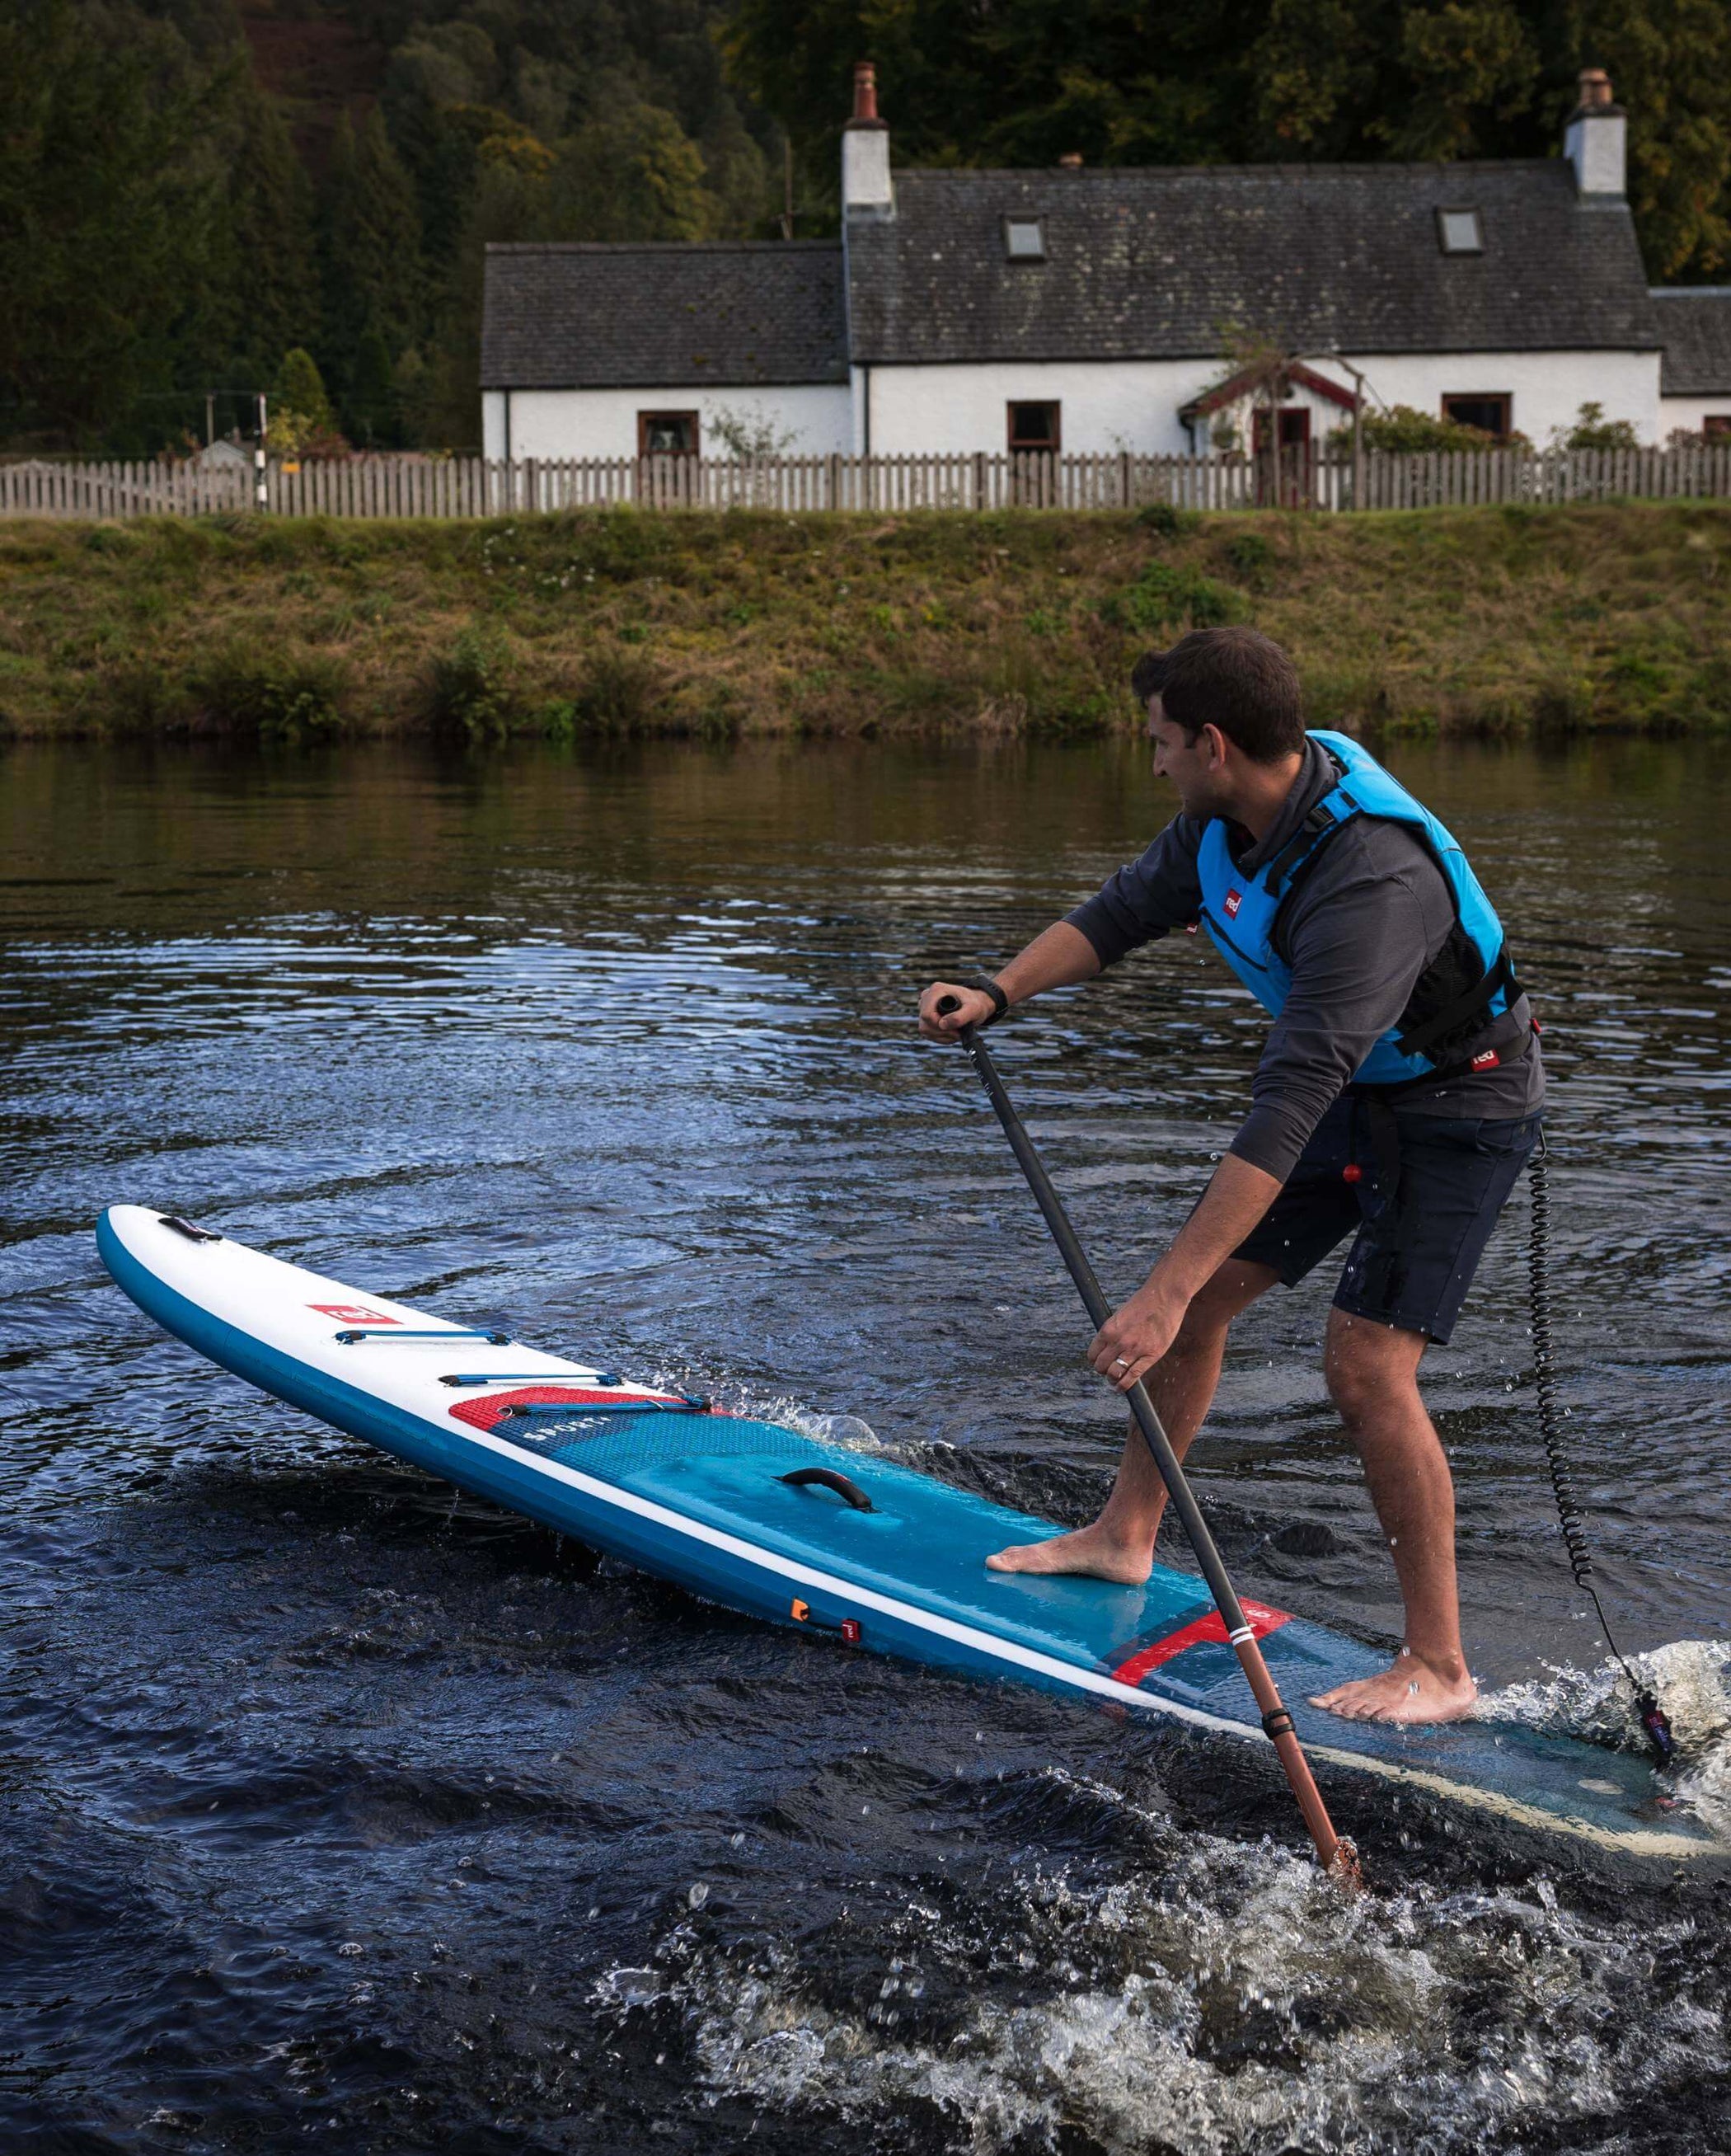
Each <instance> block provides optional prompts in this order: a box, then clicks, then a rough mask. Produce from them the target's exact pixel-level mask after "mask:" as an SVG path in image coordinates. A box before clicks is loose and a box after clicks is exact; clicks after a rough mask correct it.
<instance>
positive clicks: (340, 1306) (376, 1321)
mask: <svg viewBox="0 0 1731 2156" xmlns="http://www.w3.org/2000/svg"><path fill="white" fill-rule="evenodd" d="M307 1308H308V1309H309V1310H316V1311H317V1312H318V1313H319V1315H320V1317H334V1318H335V1320H336V1322H338V1324H339V1325H401V1324H402V1319H401V1318H400V1317H386V1315H385V1313H384V1312H383V1311H382V1310H369V1309H368V1308H367V1307H366V1304H365V1303H364V1302H310V1303H308V1305H307Z"/></svg>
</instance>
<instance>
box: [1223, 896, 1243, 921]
mask: <svg viewBox="0 0 1731 2156" xmlns="http://www.w3.org/2000/svg"><path fill="white" fill-rule="evenodd" d="M1243 903H1244V894H1243V892H1242V891H1228V892H1227V920H1228V921H1236V920H1237V918H1238V908H1239V907H1240V906H1242V905H1243Z"/></svg>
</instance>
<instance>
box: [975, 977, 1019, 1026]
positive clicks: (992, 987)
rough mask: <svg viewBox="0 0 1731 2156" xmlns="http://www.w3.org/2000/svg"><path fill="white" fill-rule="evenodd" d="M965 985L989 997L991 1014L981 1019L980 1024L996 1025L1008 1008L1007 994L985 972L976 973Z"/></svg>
mask: <svg viewBox="0 0 1731 2156" xmlns="http://www.w3.org/2000/svg"><path fill="white" fill-rule="evenodd" d="M967 985H968V987H969V988H978V989H979V991H980V993H981V995H983V996H990V997H991V1017H990V1018H983V1019H981V1021H980V1023H981V1025H982V1026H987V1025H996V1024H997V1022H998V1020H999V1019H1001V1017H1002V1016H1003V1015H1004V1013H1005V1012H1006V1010H1008V1009H1009V1008H1010V998H1008V996H1006V994H1005V993H1004V992H1003V990H1002V989H1001V988H1000V987H999V986H998V984H997V983H996V981H995V980H993V979H992V978H991V976H990V975H989V974H987V973H976V974H975V975H974V976H973V977H972V978H971V979H970V981H969V982H968V983H967Z"/></svg>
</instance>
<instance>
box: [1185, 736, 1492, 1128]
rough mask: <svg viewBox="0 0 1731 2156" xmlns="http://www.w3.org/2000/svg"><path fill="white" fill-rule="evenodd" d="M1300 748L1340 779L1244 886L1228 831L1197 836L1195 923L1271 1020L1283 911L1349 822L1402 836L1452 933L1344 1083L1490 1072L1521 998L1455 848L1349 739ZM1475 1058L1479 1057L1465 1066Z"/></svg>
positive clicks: (1280, 970)
mask: <svg viewBox="0 0 1731 2156" xmlns="http://www.w3.org/2000/svg"><path fill="white" fill-rule="evenodd" d="M1309 738H1310V739H1311V740H1312V741H1314V742H1319V744H1320V745H1321V747H1323V748H1324V750H1325V751H1326V752H1327V753H1328V754H1329V755H1330V756H1331V757H1333V758H1334V762H1336V763H1337V764H1339V766H1341V767H1343V772H1344V776H1343V777H1342V778H1341V780H1340V782H1339V784H1338V785H1336V786H1335V787H1334V788H1333V790H1332V791H1331V792H1329V793H1325V794H1324V796H1323V797H1322V798H1321V799H1320V800H1319V802H1318V803H1317V804H1316V806H1315V807H1314V808H1313V809H1312V810H1311V811H1310V813H1309V814H1308V816H1307V817H1306V818H1305V819H1304V821H1303V824H1301V825H1300V826H1299V828H1298V830H1297V831H1296V832H1295V833H1294V834H1293V837H1292V838H1291V839H1288V842H1287V844H1285V845H1284V846H1283V847H1282V848H1281V849H1280V850H1279V852H1278V854H1276V855H1275V856H1274V857H1273V860H1270V861H1268V863H1267V864H1266V865H1264V866H1263V867H1262V868H1260V869H1258V870H1257V872H1256V874H1255V875H1252V876H1247V875H1245V873H1244V871H1243V870H1242V869H1241V868H1240V867H1239V866H1238V865H1237V863H1236V862H1235V861H1234V860H1233V859H1232V849H1231V847H1230V845H1229V844H1228V843H1227V831H1228V828H1229V827H1228V825H1227V822H1226V820H1225V819H1223V818H1221V817H1218V816H1216V817H1214V818H1212V819H1211V820H1210V822H1209V823H1208V824H1207V826H1206V829H1205V830H1204V831H1203V834H1202V843H1201V850H1200V852H1199V853H1198V855H1197V857H1196V866H1197V870H1198V871H1199V873H1200V875H1201V883H1202V916H1201V917H1202V925H1203V927H1205V928H1206V930H1207V931H1208V933H1209V936H1210V937H1211V939H1212V941H1213V943H1214V946H1215V948H1216V950H1217V951H1218V952H1220V954H1221V957H1223V958H1224V959H1225V960H1226V962H1227V964H1228V965H1229V966H1230V967H1231V968H1232V971H1233V972H1234V973H1236V974H1237V976H1238V978H1239V979H1240V980H1241V981H1242V982H1243V983H1244V985H1245V987H1246V988H1248V989H1249V990H1250V992H1251V993H1252V995H1253V996H1255V997H1256V998H1257V1001H1258V1002H1259V1003H1261V1004H1264V1005H1265V1006H1266V1007H1267V1008H1268V1009H1269V1010H1270V1011H1272V1012H1273V1013H1274V1014H1276V1015H1277V1016H1278V1014H1279V1013H1280V1010H1281V1009H1282V1007H1283V1004H1285V1002H1286V998H1287V995H1288V992H1289V990H1290V989H1291V987H1292V980H1293V975H1292V968H1291V966H1290V965H1289V964H1288V962H1287V961H1286V960H1285V959H1284V958H1283V957H1281V955H1280V953H1279V952H1278V950H1277V949H1276V948H1275V924H1276V921H1277V920H1278V916H1279V915H1280V911H1281V909H1282V907H1283V906H1284V905H1285V903H1286V901H1288V899H1289V898H1290V897H1291V896H1292V895H1293V891H1294V889H1295V888H1296V887H1297V885H1298V884H1299V883H1301V882H1302V881H1303V878H1304V876H1305V875H1306V874H1307V873H1308V870H1309V869H1310V867H1311V866H1312V865H1314V862H1315V860H1316V859H1317V857H1318V855H1319V852H1320V851H1321V850H1324V848H1326V846H1327V844H1328V843H1329V840H1330V839H1332V838H1334V836H1335V835H1336V834H1337V833H1338V832H1339V829H1341V827H1342V826H1343V825H1344V824H1348V823H1349V822H1350V821H1351V820H1352V819H1353V818H1354V817H1355V816H1380V817H1385V818H1386V819H1388V820H1389V821H1390V822H1391V823H1397V824H1406V826H1407V827H1408V829H1411V831H1412V832H1413V833H1414V834H1416V836H1417V838H1418V839H1420V841H1421V844H1423V845H1424V847H1425V849H1426V851H1427V852H1428V853H1429V854H1430V855H1431V856H1432V858H1433V859H1434V860H1435V861H1436V863H1437V866H1438V867H1439V868H1440V869H1441V870H1442V875H1443V878H1444V880H1445V881H1446V882H1447V885H1448V889H1449V895H1450V896H1451V897H1452V899H1453V901H1454V908H1455V927H1454V928H1453V930H1452V932H1451V933H1450V936H1449V939H1448V942H1447V945H1446V946H1445V947H1444V949H1443V950H1442V952H1441V953H1439V954H1438V957H1437V959H1436V961H1435V962H1433V963H1432V964H1431V967H1430V968H1427V969H1426V973H1424V975H1423V976H1421V979H1420V981H1419V983H1418V986H1417V987H1416V988H1415V989H1414V991H1413V993H1412V998H1411V1001H1410V1002H1409V1004H1408V1005H1407V1008H1406V1011H1405V1012H1404V1013H1403V1014H1402V1016H1401V1019H1400V1021H1399V1023H1398V1024H1395V1025H1391V1026H1390V1028H1389V1029H1388V1031H1387V1032H1386V1033H1385V1034H1383V1035H1382V1037H1381V1039H1380V1040H1378V1041H1377V1043H1376V1045H1375V1047H1373V1048H1372V1050H1370V1054H1369V1055H1367V1056H1366V1057H1365V1060H1364V1061H1363V1062H1362V1063H1361V1064H1360V1065H1359V1067H1358V1069H1357V1070H1356V1071H1355V1073H1354V1074H1353V1082H1354V1083H1355V1085H1362V1086H1397V1085H1403V1084H1408V1083H1411V1081H1414V1080H1416V1079H1423V1078H1427V1077H1431V1076H1434V1075H1437V1073H1438V1072H1439V1071H1443V1070H1448V1071H1451V1072H1452V1071H1455V1070H1461V1071H1465V1070H1490V1069H1492V1068H1493V1067H1494V1065H1497V1064H1498V1063H1500V1062H1502V1061H1503V1060H1504V1059H1505V1057H1506V1056H1507V1055H1508V1053H1509V1051H1510V1050H1511V1048H1512V1047H1513V1046H1514V1045H1516V1043H1517V1042H1518V1040H1519V1039H1521V1037H1522V1033H1521V1029H1518V1028H1515V1027H1513V1026H1512V1025H1509V1024H1505V1025H1504V1026H1503V1027H1502V1028H1501V1029H1498V1030H1497V1031H1495V1032H1493V1031H1492V1029H1493V1026H1494V1025H1495V1022H1496V1020H1497V1019H1499V1018H1501V1019H1507V1018H1508V1014H1509V1013H1510V1012H1511V1011H1512V1010H1513V1007H1514V1005H1515V1004H1516V1003H1517V1002H1518V999H1519V998H1520V996H1521V993H1522V990H1521V986H1520V983H1518V981H1517V980H1516V979H1515V978H1514V974H1513V968H1511V966H1510V963H1509V960H1508V947H1507V944H1506V942H1505V941H1504V938H1503V924H1502V923H1501V921H1498V918H1497V914H1496V909H1495V908H1494V907H1493V906H1492V904H1491V902H1490V901H1489V899H1488V898H1487V897H1486V896H1485V895H1484V892H1483V889H1482V888H1481V887H1480V885H1479V881H1478V879H1477V876H1475V875H1473V873H1472V869H1471V868H1470V867H1469V866H1468V865H1467V856H1466V855H1465V854H1463V853H1462V850H1461V848H1460V844H1459V842H1458V841H1457V839H1455V838H1454V837H1453V836H1452V834H1450V833H1449V832H1448V831H1447V829H1445V828H1444V826H1443V825H1442V824H1441V823H1439V822H1438V821H1437V818H1436V817H1434V816H1433V815H1432V814H1431V812H1430V810H1429V809H1428V808H1426V807H1425V806H1424V804H1423V803H1421V802H1419V801H1416V800H1415V799H1414V798H1413V797H1412V796H1411V794H1410V793H1408V792H1407V791H1406V788H1405V787H1404V786H1402V785H1401V783H1400V781H1399V780H1398V779H1396V778H1394V777H1392V776H1391V775H1390V773H1388V772H1386V771H1385V770H1384V769H1383V767H1382V766H1381V765H1380V763H1378V762H1377V761H1376V759H1375V757H1373V756H1370V754H1368V753H1367V752H1366V751H1365V750H1364V749H1362V748H1361V747H1360V746H1359V744H1358V743H1357V742H1355V741H1354V740H1353V739H1352V737H1350V736H1349V735H1348V734H1336V733H1312V734H1311V735H1310V737H1309ZM1487 1036H1488V1038H1487ZM1481 1042H1483V1045H1482V1046H1480V1045H1479V1044H1480V1043H1481ZM1473 1047H1477V1050H1478V1052H1477V1053H1476V1054H1472V1055H1465V1054H1463V1052H1462V1051H1463V1050H1466V1049H1471V1048H1473ZM1433 1050H1434V1051H1437V1052H1436V1053H1434V1054H1433V1053H1431V1051H1433Z"/></svg>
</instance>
